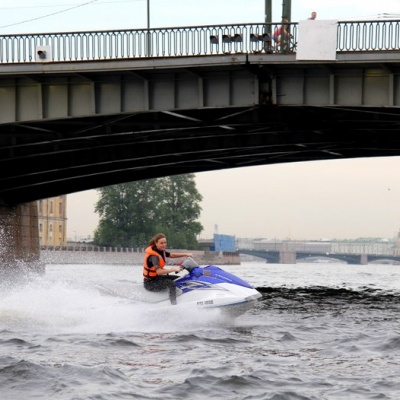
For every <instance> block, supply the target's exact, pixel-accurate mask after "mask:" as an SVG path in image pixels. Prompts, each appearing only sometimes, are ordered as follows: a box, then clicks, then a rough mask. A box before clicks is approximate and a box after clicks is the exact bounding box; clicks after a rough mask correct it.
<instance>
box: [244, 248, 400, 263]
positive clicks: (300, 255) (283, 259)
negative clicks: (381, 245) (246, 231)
mask: <svg viewBox="0 0 400 400" xmlns="http://www.w3.org/2000/svg"><path fill="white" fill-rule="evenodd" d="M239 253H240V254H246V255H249V256H254V257H258V258H263V259H264V260H266V261H267V262H268V263H273V264H295V263H296V261H297V260H301V259H307V258H313V257H314V258H331V259H335V260H340V261H344V262H346V263H347V264H368V263H369V262H373V261H379V260H382V261H383V260H387V261H392V262H400V256H395V255H387V254H346V253H321V252H305V251H296V250H285V249H280V250H239Z"/></svg>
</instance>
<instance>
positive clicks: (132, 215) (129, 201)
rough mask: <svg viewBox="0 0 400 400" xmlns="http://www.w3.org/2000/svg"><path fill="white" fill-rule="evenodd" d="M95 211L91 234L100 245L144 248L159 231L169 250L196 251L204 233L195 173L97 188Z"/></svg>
mask: <svg viewBox="0 0 400 400" xmlns="http://www.w3.org/2000/svg"><path fill="white" fill-rule="evenodd" d="M98 191H99V193H100V198H99V201H98V202H97V204H96V207H95V211H96V212H97V213H98V214H99V216H100V221H99V225H98V227H97V229H96V231H95V233H94V244H96V245H99V246H115V247H118V246H122V247H145V246H146V245H147V244H148V242H149V240H150V239H151V237H153V236H154V235H155V234H156V233H159V232H162V233H164V234H165V235H166V236H167V240H168V247H169V248H174V249H196V248H197V247H198V244H197V240H196V236H197V235H198V234H199V233H200V232H201V231H202V230H203V227H202V225H201V224H200V222H198V221H197V219H198V218H199V217H200V212H201V207H200V202H201V200H202V196H201V195H200V193H199V192H198V191H197V188H196V183H195V180H194V174H187V175H177V176H171V177H165V178H158V179H149V180H143V181H137V182H131V183H124V184H121V185H115V186H109V187H105V188H100V189H98Z"/></svg>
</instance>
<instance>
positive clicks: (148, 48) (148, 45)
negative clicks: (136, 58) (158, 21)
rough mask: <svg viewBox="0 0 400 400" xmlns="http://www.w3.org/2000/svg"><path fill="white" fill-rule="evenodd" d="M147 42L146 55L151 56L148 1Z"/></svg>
mask: <svg viewBox="0 0 400 400" xmlns="http://www.w3.org/2000/svg"><path fill="white" fill-rule="evenodd" d="M146 36H147V41H146V55H147V57H150V55H151V36H150V0H147V35H146Z"/></svg>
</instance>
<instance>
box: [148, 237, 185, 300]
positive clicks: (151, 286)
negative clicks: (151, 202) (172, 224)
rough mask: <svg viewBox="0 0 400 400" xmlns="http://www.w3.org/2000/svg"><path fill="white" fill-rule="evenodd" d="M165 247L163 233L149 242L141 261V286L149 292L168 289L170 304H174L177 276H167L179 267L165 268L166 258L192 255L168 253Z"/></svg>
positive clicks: (177, 270)
mask: <svg viewBox="0 0 400 400" xmlns="http://www.w3.org/2000/svg"><path fill="white" fill-rule="evenodd" d="M166 247H167V238H166V236H165V235H164V234H163V233H158V234H157V235H155V236H154V237H153V238H152V239H151V240H150V243H149V246H148V247H147V248H146V250H145V256H144V260H143V286H144V288H145V289H146V290H149V291H151V292H161V291H163V290H166V289H168V290H169V299H170V301H171V304H176V287H175V284H174V280H175V279H176V278H177V276H172V275H168V274H169V273H171V272H179V271H181V267H180V266H175V267H172V268H165V262H166V258H180V257H192V253H170V252H169V251H166Z"/></svg>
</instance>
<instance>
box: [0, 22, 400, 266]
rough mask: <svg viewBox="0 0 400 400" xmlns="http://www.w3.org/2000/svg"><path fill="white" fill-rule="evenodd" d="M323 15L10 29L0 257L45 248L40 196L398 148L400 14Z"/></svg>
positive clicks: (1, 67) (1, 43)
mask: <svg viewBox="0 0 400 400" xmlns="http://www.w3.org/2000/svg"><path fill="white" fill-rule="evenodd" d="M309 22H312V23H313V25H312V29H313V31H310V26H309V25H308V24H309ZM316 22H317V21H300V22H299V23H291V24H290V32H291V36H292V37H291V38H288V43H289V41H290V43H291V44H290V45H288V46H285V47H282V48H279V47H277V46H275V45H274V43H273V40H272V39H271V32H273V30H274V28H275V27H276V26H277V25H279V24H266V23H258V24H257V23H256V24H237V25H219V26H202V27H181V28H168V29H148V30H129V31H111V32H75V33H54V34H52V33H49V34H35V35H2V36H0V91H1V93H2V95H1V97H0V124H1V128H2V134H1V135H0V153H1V158H0V163H1V167H2V168H1V169H0V182H1V185H0V204H1V208H0V213H1V215H2V224H3V226H2V227H1V228H2V235H3V242H4V238H8V239H9V238H12V240H7V241H6V242H7V243H8V247H7V248H6V249H5V250H3V254H1V258H2V259H8V258H9V259H24V260H32V259H35V257H37V254H36V253H37V252H36V249H37V248H38V244H37V243H36V237H35V234H34V230H35V223H36V222H37V220H36V217H35V210H34V206H33V203H31V202H33V201H35V200H38V199H40V198H46V197H52V196H57V195H61V194H66V193H72V192H78V191H82V190H87V189H93V188H98V187H103V186H106V185H112V184H117V183H123V182H128V181H135V180H140V179H148V178H156V177H160V176H165V175H176V174H182V173H189V172H201V171H210V170H216V169H225V168H237V167H243V166H254V165H263V164H273V163H283V162H296V161H312V160H325V159H344V158H355V157H375V156H395V155H399V154H400V146H399V138H398V135H397V130H398V123H399V119H400V115H399V112H398V106H399V104H400V77H399V75H400V57H399V54H400V43H399V40H400V39H399V34H398V32H399V30H400V21H398V20H378V21H346V22H340V21H318V22H317V24H316ZM321 35H325V36H324V37H326V41H325V42H326V47H324V48H323V49H321V47H320V46H316V45H315V42H313V41H312V38H315V37H319V36H321ZM36 225H37V224H36ZM21 243H23V245H22V246H21ZM22 249H23V250H22Z"/></svg>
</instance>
